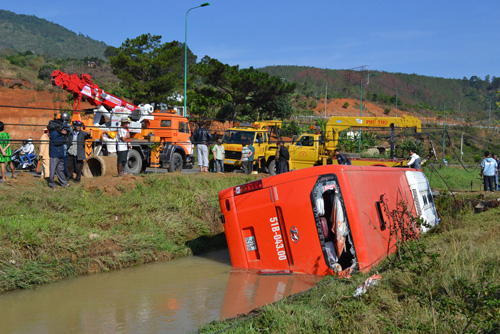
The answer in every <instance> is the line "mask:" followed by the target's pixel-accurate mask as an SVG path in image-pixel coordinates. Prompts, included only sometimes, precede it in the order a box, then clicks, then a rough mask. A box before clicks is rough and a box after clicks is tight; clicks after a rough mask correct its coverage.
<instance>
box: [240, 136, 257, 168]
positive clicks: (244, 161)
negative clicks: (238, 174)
mask: <svg viewBox="0 0 500 334" xmlns="http://www.w3.org/2000/svg"><path fill="white" fill-rule="evenodd" d="M254 155H255V148H254V147H253V145H252V142H251V141H250V142H248V143H247V145H246V146H245V147H243V149H242V150H241V159H240V161H241V165H242V167H243V171H244V172H245V174H251V173H252V172H253V160H254Z"/></svg>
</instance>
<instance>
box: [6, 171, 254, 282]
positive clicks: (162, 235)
mask: <svg viewBox="0 0 500 334" xmlns="http://www.w3.org/2000/svg"><path fill="white" fill-rule="evenodd" d="M254 178H255V177H254V176H246V175H243V174H234V175H224V176H219V175H212V174H210V175H184V174H178V173H175V174H153V175H147V176H143V177H140V178H139V179H138V182H137V185H136V186H135V188H133V189H131V190H128V191H127V190H125V187H124V186H123V187H120V188H123V189H121V191H122V195H121V196H119V197H117V196H108V195H104V194H103V193H102V191H100V190H88V189H87V188H85V187H84V186H74V187H70V188H68V189H58V190H57V191H55V192H49V191H48V188H47V185H46V183H45V182H42V181H39V180H36V179H33V184H32V185H29V186H28V187H25V189H23V190H19V191H17V190H16V191H10V192H7V191H4V192H2V194H1V196H0V207H1V208H2V215H1V217H0V291H7V290H13V289H18V288H30V287H32V286H36V285H40V284H45V283H48V282H52V281H55V280H59V279H62V278H67V277H74V276H76V275H82V274H87V273H93V272H98V271H108V270H113V269H118V268H123V267H127V266H132V265H137V264H142V263H146V262H151V261H156V260H165V259H172V258H175V257H178V256H185V255H191V254H192V253H193V251H196V252H199V251H201V250H203V244H200V243H197V242H196V240H200V238H202V237H204V238H208V239H209V238H212V237H214V236H219V235H220V233H221V232H222V231H223V225H222V224H221V222H220V219H219V204H218V197H217V193H218V191H219V190H222V189H225V188H228V187H232V186H234V185H237V184H242V183H246V182H248V181H249V180H253V179H254ZM84 183H85V182H84ZM117 188H119V187H118V186H117ZM86 189H87V190H86ZM217 240H219V241H220V237H217ZM220 244H221V245H222V246H223V245H224V243H223V242H222V243H220ZM209 245H210V247H214V246H215V245H214V243H209ZM191 247H193V249H191Z"/></svg>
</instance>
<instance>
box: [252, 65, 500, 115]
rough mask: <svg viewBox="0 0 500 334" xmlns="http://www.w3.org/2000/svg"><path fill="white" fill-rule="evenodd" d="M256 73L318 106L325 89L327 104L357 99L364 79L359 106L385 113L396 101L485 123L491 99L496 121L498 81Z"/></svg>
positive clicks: (294, 70) (292, 70)
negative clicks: (282, 83) (276, 80)
mask: <svg viewBox="0 0 500 334" xmlns="http://www.w3.org/2000/svg"><path fill="white" fill-rule="evenodd" d="M259 70H260V71H263V72H266V73H269V74H270V75H273V76H278V77H280V78H283V79H284V80H287V81H290V82H295V83H297V93H298V94H300V95H302V96H305V97H308V98H311V99H315V100H316V101H318V102H319V101H324V97H325V92H326V90H327V89H328V99H332V98H351V99H352V98H354V99H357V100H359V98H360V88H361V87H360V86H361V80H362V78H363V80H364V81H363V82H364V85H363V101H370V102H374V103H376V104H378V105H380V106H383V107H386V108H388V109H389V110H390V109H391V108H392V109H395V106H396V101H397V105H398V109H403V110H406V111H408V112H416V113H417V114H419V115H421V116H426V117H435V116H441V117H442V115H443V109H444V104H445V103H446V104H447V106H446V109H447V110H446V111H447V118H456V119H457V120H458V119H459V118H461V119H462V120H465V119H467V118H470V119H474V120H477V121H485V120H486V121H487V120H488V117H489V115H488V113H489V105H490V97H491V98H492V99H491V102H492V110H493V111H494V112H493V119H495V120H498V119H500V117H499V116H500V115H499V114H498V113H497V112H496V111H498V107H497V106H496V105H495V102H497V101H498V96H497V94H498V91H499V89H500V78H497V77H491V78H490V77H487V78H485V79H484V80H481V79H480V78H478V77H471V78H470V79H467V78H464V79H462V80H459V79H445V78H436V77H428V76H422V75H417V74H404V73H388V72H376V71H367V70H363V71H354V70H330V69H320V68H314V67H304V66H268V67H264V68H260V69H259ZM369 74H376V76H372V77H370V80H369V84H366V82H367V81H366V78H367V76H368V75H369ZM452 101H454V102H452ZM315 107H316V106H313V107H312V108H311V109H315Z"/></svg>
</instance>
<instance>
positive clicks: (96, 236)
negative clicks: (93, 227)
mask: <svg viewBox="0 0 500 334" xmlns="http://www.w3.org/2000/svg"><path fill="white" fill-rule="evenodd" d="M97 238H99V234H96V233H92V234H90V235H89V239H90V240H94V239H97Z"/></svg>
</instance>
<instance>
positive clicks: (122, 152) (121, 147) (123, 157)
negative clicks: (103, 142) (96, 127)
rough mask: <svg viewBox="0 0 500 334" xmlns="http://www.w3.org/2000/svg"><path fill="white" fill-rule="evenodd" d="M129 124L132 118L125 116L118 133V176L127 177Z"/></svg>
mask: <svg viewBox="0 0 500 334" xmlns="http://www.w3.org/2000/svg"><path fill="white" fill-rule="evenodd" d="M129 124H130V118H128V116H124V117H123V118H122V120H121V125H120V128H119V129H118V130H117V131H116V153H117V159H116V169H117V170H118V176H124V175H126V173H125V165H126V164H127V160H128V151H129V149H130V131H129V129H128V126H129Z"/></svg>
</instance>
